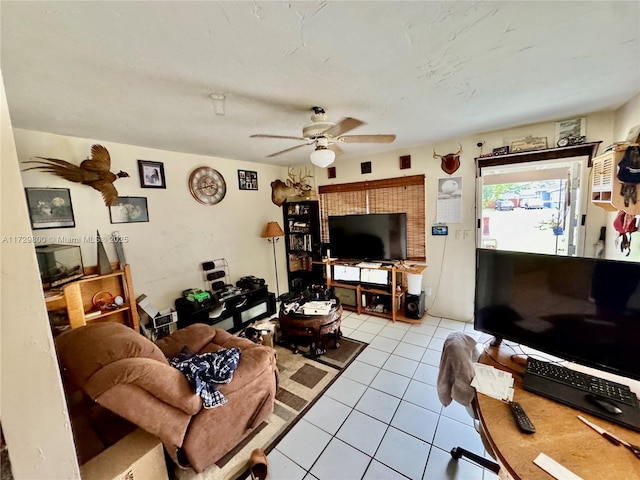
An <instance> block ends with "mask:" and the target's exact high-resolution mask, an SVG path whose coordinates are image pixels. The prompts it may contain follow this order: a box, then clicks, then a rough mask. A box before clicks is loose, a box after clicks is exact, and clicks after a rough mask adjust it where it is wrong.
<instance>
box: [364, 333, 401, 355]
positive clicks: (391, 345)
mask: <svg viewBox="0 0 640 480" xmlns="http://www.w3.org/2000/svg"><path fill="white" fill-rule="evenodd" d="M368 343H369V345H371V346H372V347H373V348H377V349H378V350H382V351H383V352H388V353H391V352H393V350H394V349H395V348H396V347H397V346H398V344H399V343H400V342H399V341H398V340H394V339H392V338H386V337H379V336H378V337H376V338H374V339H373V340H371V341H370V342H368Z"/></svg>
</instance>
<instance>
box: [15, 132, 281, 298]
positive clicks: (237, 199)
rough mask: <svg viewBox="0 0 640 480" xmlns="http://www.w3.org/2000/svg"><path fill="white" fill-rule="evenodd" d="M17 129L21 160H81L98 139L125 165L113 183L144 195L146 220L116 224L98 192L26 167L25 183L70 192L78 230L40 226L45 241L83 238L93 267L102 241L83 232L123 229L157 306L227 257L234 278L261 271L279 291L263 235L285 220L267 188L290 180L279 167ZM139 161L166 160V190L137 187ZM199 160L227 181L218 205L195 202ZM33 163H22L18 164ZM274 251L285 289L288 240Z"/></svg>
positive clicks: (136, 271) (143, 287)
mask: <svg viewBox="0 0 640 480" xmlns="http://www.w3.org/2000/svg"><path fill="white" fill-rule="evenodd" d="M14 134H15V139H16V147H17V150H18V159H19V160H20V162H24V161H28V160H32V159H33V157H36V156H41V157H51V158H59V159H63V160H67V161H69V162H71V163H74V164H76V165H77V164H79V163H80V161H82V160H83V159H85V158H86V157H87V156H88V155H89V154H90V150H91V145H92V144H94V143H99V144H101V145H103V146H105V147H106V148H107V150H108V151H109V153H110V156H111V167H112V168H111V169H112V171H115V172H117V171H118V170H124V171H125V172H127V173H129V175H130V177H129V178H121V179H118V180H117V181H116V182H115V183H114V185H115V186H116V188H117V189H118V193H119V195H120V196H135V197H146V198H147V202H148V207H149V222H148V223H125V224H111V223H110V217H109V211H108V208H107V207H106V206H105V205H104V203H103V200H102V196H101V195H100V193H99V192H97V191H95V190H94V189H92V188H90V187H88V186H86V185H81V184H75V183H71V182H68V181H66V180H64V179H62V178H59V177H56V176H54V175H51V174H49V173H43V172H39V171H33V170H31V171H26V172H22V178H23V180H24V184H25V186H28V187H57V188H69V189H70V190H71V200H72V204H73V211H74V214H75V223H76V227H75V228H64V229H51V230H35V231H34V233H35V234H37V235H38V236H45V237H46V238H47V239H48V240H47V243H72V242H74V241H76V240H79V241H80V246H81V251H82V258H83V262H84V264H85V265H95V264H96V263H97V260H96V258H97V246H96V244H95V241H88V240H86V239H85V237H95V234H96V230H98V231H100V234H101V236H109V234H111V233H112V232H114V231H118V232H120V234H121V235H122V236H125V237H127V238H128V242H127V243H126V244H125V245H124V250H125V255H126V257H127V262H128V263H129V264H130V265H131V271H132V276H133V284H134V291H135V294H136V295H139V294H141V293H144V294H145V295H147V297H149V298H150V299H151V301H152V302H153V303H154V304H155V305H156V306H157V307H158V308H160V309H163V308H168V307H172V306H173V304H174V300H175V299H176V298H178V297H179V296H180V294H181V292H182V291H183V290H184V289H186V288H191V287H197V288H205V283H204V280H203V273H202V269H201V263H202V262H204V261H207V260H213V259H217V258H226V260H227V262H228V263H229V269H230V273H231V277H232V278H231V281H232V282H233V283H235V281H236V280H237V279H238V278H240V277H242V276H245V275H256V276H258V277H263V278H265V279H266V281H267V283H268V284H269V290H270V291H273V292H275V291H276V288H275V270H274V266H273V250H272V248H271V245H270V244H269V243H268V242H267V241H266V240H265V239H263V238H261V237H260V235H261V233H262V229H263V228H264V226H265V224H266V223H267V222H268V221H271V220H277V221H278V223H280V225H282V210H281V208H279V207H277V206H275V205H274V204H273V203H272V202H271V186H270V183H271V182H272V181H273V180H275V179H277V178H286V176H285V175H284V173H283V168H282V167H275V166H267V165H258V164H255V163H248V162H242V161H235V160H229V159H223V158H215V157H206V156H202V155H191V154H185V153H177V152H168V151H163V150H154V149H150V148H143V147H137V146H133V145H123V144H117V143H112V142H103V141H100V140H98V139H96V140H92V139H82V138H75V137H66V136H61V135H53V134H49V133H42V132H34V131H29V130H21V129H15V130H14ZM139 159H140V160H152V161H157V162H162V163H163V164H164V170H165V177H166V185H167V188H166V189H153V188H141V187H140V178H139V174H138V160H139ZM201 165H207V166H211V167H213V168H215V169H216V170H218V171H219V172H220V173H221V174H222V176H223V177H224V178H225V182H226V185H227V194H226V196H225V197H224V199H223V200H222V201H221V202H220V203H218V204H216V205H213V206H205V205H201V204H199V203H197V202H196V201H195V200H194V199H193V197H192V196H191V194H190V193H189V190H188V188H187V183H188V182H187V180H188V178H189V174H190V173H191V171H192V170H193V169H194V168H196V167H198V166H201ZM29 166H32V165H30V164H22V165H21V168H22V169H24V168H28V167H29ZM238 169H244V170H253V171H257V172H258V190H257V191H254V190H251V191H249V190H242V191H241V190H239V188H238V173H237V171H238ZM69 239H70V241H69ZM65 240H67V241H65ZM106 249H107V254H108V256H109V259H110V260H111V261H116V260H117V257H116V254H115V249H114V247H113V244H107V245H106ZM277 254H278V257H279V258H278V265H279V267H280V275H279V281H280V290H281V291H286V284H287V281H286V273H285V270H284V265H285V263H284V261H285V253H284V245H283V242H279V243H278V244H277Z"/></svg>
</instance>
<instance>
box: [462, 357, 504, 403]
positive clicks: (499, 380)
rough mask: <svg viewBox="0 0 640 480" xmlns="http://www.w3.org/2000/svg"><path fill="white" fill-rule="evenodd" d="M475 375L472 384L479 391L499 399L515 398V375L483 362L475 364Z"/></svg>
mask: <svg viewBox="0 0 640 480" xmlns="http://www.w3.org/2000/svg"><path fill="white" fill-rule="evenodd" d="M473 371H474V373H475V376H474V377H473V380H471V386H472V387H474V388H475V389H476V391H477V392H479V393H483V394H484V395H487V396H489V397H492V398H496V399H498V400H506V401H512V400H513V381H514V380H513V375H511V374H510V373H509V372H505V371H504V370H498V369H497V368H493V367H491V366H489V365H483V364H481V363H474V364H473Z"/></svg>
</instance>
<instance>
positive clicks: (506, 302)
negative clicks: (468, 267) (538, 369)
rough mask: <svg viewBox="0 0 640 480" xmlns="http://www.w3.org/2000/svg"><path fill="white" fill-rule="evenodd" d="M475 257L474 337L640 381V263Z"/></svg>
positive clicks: (495, 253) (494, 254)
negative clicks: (482, 336) (486, 336)
mask: <svg viewBox="0 0 640 480" xmlns="http://www.w3.org/2000/svg"><path fill="white" fill-rule="evenodd" d="M476 253H477V254H476V261H477V264H476V296H475V305H474V310H475V311H474V314H475V315H474V324H475V328H476V330H479V331H482V332H486V333H489V334H491V335H494V336H495V337H496V338H498V339H507V340H511V341H514V342H517V343H520V344H522V345H527V346H529V347H532V348H534V349H537V350H540V351H543V352H546V353H549V354H551V355H554V356H557V357H560V358H563V359H566V360H570V361H574V362H576V363H580V364H582V365H587V366H590V367H594V368H598V369H601V370H606V371H609V372H613V373H617V374H619V375H623V376H625V377H630V378H634V379H636V380H640V354H639V353H638V352H640V286H639V284H640V263H633V262H620V261H613V260H601V259H595V258H583V257H563V256H556V255H543V254H534V253H520V252H507V251H499V250H487V249H477V252H476Z"/></svg>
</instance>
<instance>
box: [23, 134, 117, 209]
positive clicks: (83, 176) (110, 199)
mask: <svg viewBox="0 0 640 480" xmlns="http://www.w3.org/2000/svg"><path fill="white" fill-rule="evenodd" d="M36 158H40V159H41V160H34V161H30V162H24V163H39V164H40V165H39V166H37V167H31V168H25V171H26V170H42V171H43V172H47V173H53V174H54V175H57V176H59V177H62V178H64V179H65V180H69V181H70V182H76V183H83V184H85V185H89V186H90V187H92V188H95V189H96V190H98V191H99V192H100V193H101V194H102V197H103V198H104V203H105V205H107V206H108V207H110V206H111V205H114V204H115V202H116V200H117V199H118V191H117V190H116V187H114V186H113V182H115V181H116V180H117V179H118V178H121V177H128V176H129V174H128V173H127V172H123V171H122V170H121V171H119V172H118V173H111V172H110V171H109V169H110V168H111V157H110V156H109V152H108V151H107V149H106V148H104V147H103V146H102V145H93V146H92V147H91V158H88V159H86V160H83V161H82V163H80V166H79V167H78V166H77V165H74V164H72V163H69V162H67V161H66V160H58V159H57V158H46V157H36Z"/></svg>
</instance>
